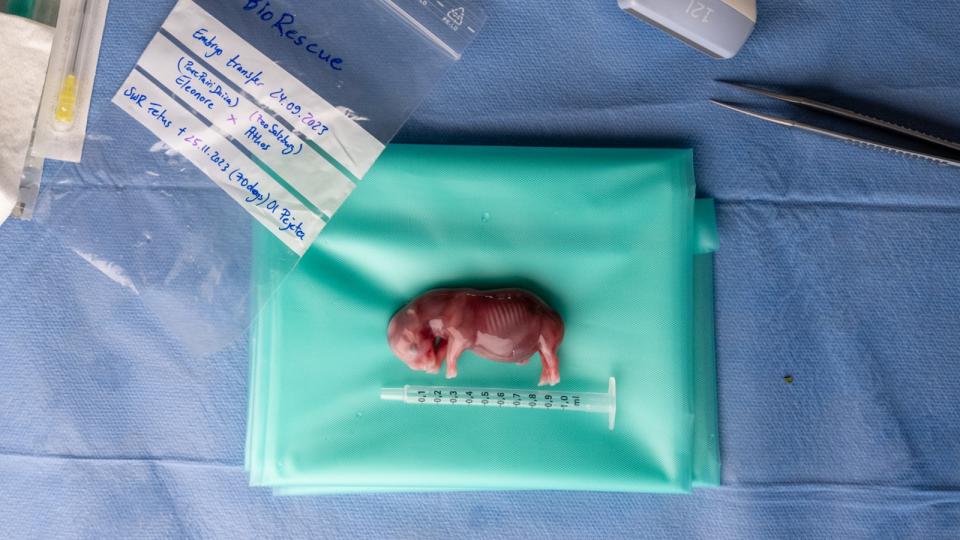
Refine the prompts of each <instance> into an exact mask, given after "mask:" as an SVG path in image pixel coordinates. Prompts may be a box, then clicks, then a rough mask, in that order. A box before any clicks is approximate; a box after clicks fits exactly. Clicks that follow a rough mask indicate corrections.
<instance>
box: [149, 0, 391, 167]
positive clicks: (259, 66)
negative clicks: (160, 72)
mask: <svg viewBox="0 0 960 540" xmlns="http://www.w3.org/2000/svg"><path fill="white" fill-rule="evenodd" d="M267 4H269V6H268V5H267ZM245 5H247V4H241V5H239V6H238V9H241V11H243V12H244V13H245V14H246V15H247V16H248V17H251V18H258V19H257V20H261V22H262V23H263V24H264V25H265V26H268V27H269V29H270V31H271V32H275V33H277V34H278V36H279V32H280V30H278V29H277V28H276V25H277V23H280V22H281V21H286V19H288V17H283V15H284V13H285V12H276V11H274V10H273V7H274V6H273V4H272V3H270V2H267V1H261V2H260V3H259V4H258V5H257V6H256V7H255V8H251V9H250V10H247V11H244V10H243V7H244V6H245ZM261 9H264V10H265V11H263V13H262V14H258V11H259V10H261ZM266 13H274V15H273V16H272V17H269V16H268V18H267V20H262V19H259V18H262V17H263V16H265V14H266ZM291 15H292V14H291ZM294 22H295V21H294ZM294 22H290V23H286V22H284V23H283V24H281V28H283V29H284V32H285V33H287V32H290V31H291V30H293V29H296V27H295V26H290V25H292V24H294ZM304 31H305V29H304ZM163 32H165V33H166V34H168V35H169V36H170V37H171V38H172V39H174V40H176V41H178V42H179V44H178V45H177V47H183V48H184V49H185V50H184V51H183V52H186V53H188V54H192V55H194V56H195V57H197V58H202V59H203V60H204V61H205V62H207V63H208V64H209V65H210V66H211V67H212V68H213V69H215V70H216V71H217V72H218V73H219V74H220V75H221V77H223V78H224V79H226V80H228V81H229V82H231V83H232V84H233V85H235V86H236V87H237V88H240V89H242V90H243V92H244V93H245V94H246V95H248V96H250V99H251V100H252V101H255V102H256V103H259V104H260V105H261V107H260V108H261V109H263V110H264V112H266V113H268V114H272V115H274V116H275V117H276V118H277V119H278V120H284V121H285V122H286V123H287V124H288V125H289V126H291V127H293V128H294V129H295V131H296V132H297V133H298V134H300V135H302V136H303V138H304V140H305V141H309V143H310V144H313V145H316V146H317V147H318V148H320V149H321V150H323V152H325V153H326V154H328V155H329V156H330V157H331V158H333V159H334V160H336V161H337V162H338V163H339V164H340V165H342V166H343V167H344V169H346V170H347V171H349V172H350V173H351V174H353V175H354V176H356V177H357V178H362V177H363V176H364V175H365V174H366V173H367V171H368V170H369V169H370V167H371V166H372V165H373V163H374V161H376V160H377V158H378V157H380V154H381V153H382V152H383V150H384V144H383V143H382V142H380V141H379V140H377V138H376V137H374V136H373V135H371V134H370V133H369V132H367V131H366V130H365V129H364V128H363V127H362V126H361V124H360V122H362V119H363V115H362V112H361V114H357V113H355V112H353V111H342V110H340V109H338V108H336V107H334V106H333V105H332V104H330V103H329V102H328V101H326V100H325V99H323V97H321V96H319V95H317V94H316V92H314V91H313V90H311V89H310V88H309V87H308V86H306V85H305V84H303V83H302V82H300V81H299V80H298V79H297V78H296V77H294V76H292V75H290V74H289V73H288V72H287V71H285V70H284V69H283V68H281V67H280V66H278V65H277V64H276V63H275V62H273V61H272V60H270V58H268V57H267V56H266V55H264V54H263V53H262V52H260V51H259V50H257V49H256V48H255V47H253V46H252V45H250V44H249V43H247V42H246V41H245V40H244V39H243V38H241V37H240V36H238V35H237V34H235V33H234V32H233V31H232V30H230V29H229V28H228V27H227V26H226V25H224V24H223V23H221V22H220V21H218V20H217V19H215V18H214V17H213V16H212V15H210V14H209V13H207V12H206V11H205V10H203V8H201V7H200V6H198V5H197V4H195V3H194V2H193V1H192V0H180V2H179V3H178V4H177V6H176V7H175V8H174V9H173V11H172V12H171V13H170V16H169V17H168V18H167V20H166V21H165V22H164V23H163ZM298 32H299V29H298ZM304 35H306V34H304ZM291 36H294V38H287V37H286V35H284V36H283V41H285V42H287V43H288V44H291V45H293V46H300V45H297V43H296V39H295V38H297V37H301V34H299V33H298V34H296V35H294V34H291ZM311 43H314V41H313V40H310V39H308V38H305V39H304V42H303V43H302V46H303V47H304V51H305V52H308V53H311V54H314V53H313V48H312V47H311V48H310V49H307V47H308V46H309V45H310V44H311ZM278 45H279V46H284V44H283V43H282V42H281V43H278ZM318 47H319V48H317V49H316V51H317V53H316V54H318V55H319V54H320V52H321V49H322V46H320V45H318ZM327 54H329V53H324V56H326V55H327ZM335 58H336V57H331V58H330V59H327V60H324V61H325V62H328V61H331V60H333V59H335ZM307 61H309V58H307ZM336 65H337V66H341V67H342V66H346V65H348V59H343V60H342V61H341V62H339V63H337V64H336ZM343 73H347V71H346V70H345V71H344V72H343ZM281 97H285V98H284V99H281Z"/></svg>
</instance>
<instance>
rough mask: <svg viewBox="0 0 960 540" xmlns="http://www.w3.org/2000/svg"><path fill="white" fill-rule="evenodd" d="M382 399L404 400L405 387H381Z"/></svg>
mask: <svg viewBox="0 0 960 540" xmlns="http://www.w3.org/2000/svg"><path fill="white" fill-rule="evenodd" d="M380 399H381V400H383V401H403V388H381V389H380Z"/></svg>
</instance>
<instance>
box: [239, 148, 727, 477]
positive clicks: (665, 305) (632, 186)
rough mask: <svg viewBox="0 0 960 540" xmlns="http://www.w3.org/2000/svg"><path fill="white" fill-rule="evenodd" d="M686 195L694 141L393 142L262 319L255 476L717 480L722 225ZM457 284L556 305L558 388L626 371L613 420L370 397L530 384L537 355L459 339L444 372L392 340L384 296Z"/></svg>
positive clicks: (253, 433)
mask: <svg viewBox="0 0 960 540" xmlns="http://www.w3.org/2000/svg"><path fill="white" fill-rule="evenodd" d="M694 199H695V187H694V178H693V166H692V153H691V152H690V151H689V150H644V149H580V148H517V147H464V146H419V145H393V146H390V147H389V148H388V149H387V151H386V152H385V153H384V154H383V157H382V158H381V159H380V160H379V161H378V162H377V164H376V166H375V167H374V168H373V170H372V171H371V172H370V173H369V174H368V176H367V177H366V179H365V180H364V181H363V182H362V183H361V185H359V186H358V188H357V190H356V192H355V193H354V194H353V195H352V196H351V198H350V199H349V200H348V201H347V203H346V204H345V205H344V207H343V208H342V209H341V210H340V211H339V212H338V213H337V216H336V217H335V218H334V219H333V220H332V221H331V223H330V224H329V225H328V226H327V228H326V229H325V230H324V232H323V233H322V234H321V235H320V237H319V238H318V240H317V241H316V243H315V244H314V246H313V247H312V249H311V250H310V251H309V252H308V253H307V255H306V256H305V257H304V258H303V260H302V262H301V263H300V265H299V267H298V268H297V269H296V270H295V271H294V272H293V273H292V274H291V275H290V276H289V277H287V278H286V280H285V281H284V282H283V283H282V285H281V286H280V288H279V289H278V290H277V292H276V293H275V294H274V296H273V297H272V299H271V300H270V301H269V302H267V304H266V307H265V309H264V310H263V312H262V313H261V316H260V317H259V318H258V320H257V321H256V323H255V325H254V328H253V333H252V343H251V351H252V353H251V354H252V358H251V368H250V379H251V380H250V406H249V425H248V440H247V459H246V465H247V468H248V470H249V472H250V475H251V484H253V485H258V486H268V487H272V488H274V489H275V491H276V492H277V493H280V494H307V493H333V492H357V491H404V490H410V491H433V490H448V489H449V490H463V489H472V490H490V489H523V490H526V489H571V490H603V491H648V492H684V491H688V490H690V489H691V488H692V487H693V486H694V485H697V486H707V485H716V484H717V483H718V482H719V449H718V444H717V440H718V436H717V411H716V374H715V363H714V358H713V304H712V294H713V291H712V266H711V264H710V262H711V261H710V259H711V257H712V256H711V255H709V252H711V251H713V250H714V249H715V248H716V233H715V223H714V217H713V213H712V202H710V201H707V202H698V203H697V204H696V205H695V202H694ZM711 239H712V240H711ZM267 245H268V244H267V243H266V242H264V243H263V244H260V245H258V246H257V253H256V257H257V260H258V261H266V260H267V258H269V257H270V256H271V253H270V252H269V250H268V249H267V248H266V246H267ZM698 254H699V255H698ZM262 266H263V268H264V269H266V268H268V267H269V265H268V264H264V265H262ZM265 271H266V270H264V272H265ZM258 279H260V280H270V279H276V278H275V277H274V276H269V275H264V274H262V273H261V274H258ZM261 285H262V283H261ZM448 286H469V287H475V288H496V287H523V288H527V289H530V290H532V291H533V292H535V293H537V294H539V295H540V296H541V297H543V298H544V299H545V300H547V301H548V303H550V304H551V305H553V306H554V308H555V309H557V310H558V311H559V312H560V313H561V315H562V316H563V318H564V321H565V323H566V337H565V339H564V342H563V345H562V347H561V349H560V359H561V376H562V381H561V383H560V385H559V386H558V387H557V388H558V389H567V390H579V391H604V390H606V385H607V379H608V377H611V376H613V377H616V379H617V389H618V404H617V406H618V412H617V424H616V429H615V430H613V431H610V430H608V428H607V422H606V418H605V417H603V416H601V415H588V414H577V413H566V412H559V413H558V412H553V411H543V410H512V409H505V410H489V409H481V408H462V407H427V406H411V405H404V404H402V403H397V402H382V401H380V399H379V392H380V388H381V387H385V386H390V387H398V386H403V385H404V384H435V385H447V384H450V385H475V386H501V387H511V388H534V387H536V383H537V380H538V374H539V369H540V367H539V358H538V357H534V359H533V360H532V361H531V362H530V363H529V364H527V365H525V366H517V365H512V364H501V363H496V362H491V361H488V360H484V359H482V358H479V357H476V356H473V355H472V354H470V353H467V354H466V355H465V356H464V357H463V359H462V360H461V362H460V364H459V367H460V375H459V377H458V378H457V379H454V380H452V381H448V380H446V379H444V378H443V377H442V376H439V375H428V374H425V373H421V372H413V371H411V370H410V369H409V368H407V367H406V365H404V364H403V363H402V362H400V361H399V360H397V359H396V358H394V357H393V356H392V354H391V352H390V349H389V348H388V347H387V343H386V325H387V322H388V320H389V318H390V317H391V316H392V315H393V313H394V312H395V311H396V310H397V309H398V308H399V307H400V306H402V305H403V304H405V303H406V302H407V301H409V300H410V299H411V298H413V297H415V296H417V295H418V294H420V293H422V292H424V291H426V290H429V289H432V288H435V287H448ZM259 289H263V290H269V289H270V287H259Z"/></svg>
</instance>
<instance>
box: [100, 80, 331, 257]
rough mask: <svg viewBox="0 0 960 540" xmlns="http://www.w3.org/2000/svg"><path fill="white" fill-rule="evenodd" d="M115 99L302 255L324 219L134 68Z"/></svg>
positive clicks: (321, 226) (115, 101)
mask: <svg viewBox="0 0 960 540" xmlns="http://www.w3.org/2000/svg"><path fill="white" fill-rule="evenodd" d="M113 102H114V103H115V104H116V105H118V106H119V107H121V108H122V109H124V110H125V111H126V112H127V113H129V114H130V115H131V116H133V117H134V118H135V119H137V120H138V121H139V122H140V123H141V124H143V125H144V126H145V127H146V128H147V129H149V130H150V131H151V132H153V134H154V135H156V136H157V137H159V138H160V139H161V140H163V141H164V142H166V143H167V144H168V145H169V146H170V147H171V148H173V149H174V150H176V151H177V152H179V153H180V154H182V155H183V156H184V157H185V158H187V159H188V160H189V161H190V162H191V163H193V165H194V166H196V167H197V168H198V169H200V170H201V171H203V173H204V174H205V175H207V176H208V177H210V179H211V180H213V181H214V182H215V183H216V184H217V185H218V186H220V188H221V189H223V190H224V191H225V192H226V193H227V194H228V195H229V196H230V197H231V198H233V199H234V200H235V201H236V202H238V203H240V204H241V205H242V206H243V207H244V208H245V209H246V210H247V212H249V213H250V214H251V215H252V216H253V217H254V218H255V219H256V220H257V221H259V222H260V223H261V224H263V225H264V226H266V227H267V228H269V229H270V230H272V231H274V234H275V235H276V236H277V237H278V238H279V239H280V240H281V241H283V243H284V244H286V245H287V247H289V248H290V249H291V250H293V251H294V252H296V253H297V254H300V255H302V254H303V253H305V252H306V250H307V248H309V247H310V244H311V243H312V241H313V239H314V238H316V236H317V234H319V233H320V231H321V230H322V229H323V226H324V221H323V219H322V218H321V217H320V216H318V215H317V214H316V213H314V212H313V211H311V210H309V209H308V208H306V207H305V206H304V205H303V204H302V203H300V202H299V201H298V200H297V199H296V198H295V197H293V196H292V195H291V194H290V193H289V192H288V191H287V190H286V189H284V188H283V187H282V186H281V185H280V184H279V183H278V182H276V181H275V180H274V179H273V178H271V177H270V176H268V175H266V174H264V173H263V172H262V171H261V168H260V167H259V166H258V165H257V164H256V163H254V162H253V161H252V160H250V158H248V157H247V156H246V155H245V154H244V153H243V152H241V151H240V150H238V149H237V148H236V146H234V144H233V143H232V142H231V141H229V140H227V139H226V138H225V137H223V136H222V135H220V134H219V133H218V132H217V130H216V129H215V128H212V127H209V126H207V125H205V124H204V123H203V122H201V121H200V120H199V119H198V118H197V117H196V116H195V113H193V112H191V111H188V110H187V109H186V108H184V107H183V106H181V105H180V104H179V103H178V102H177V101H176V100H174V99H173V98H171V97H169V96H168V95H167V91H165V90H164V89H162V88H160V87H159V86H157V85H155V84H154V83H153V82H151V81H150V80H149V79H148V78H147V77H146V76H145V75H143V74H142V73H141V72H139V71H133V72H132V73H131V74H130V76H129V77H127V80H126V81H125V82H124V83H123V86H121V89H120V91H119V92H118V93H117V94H116V95H115V96H114V98H113Z"/></svg>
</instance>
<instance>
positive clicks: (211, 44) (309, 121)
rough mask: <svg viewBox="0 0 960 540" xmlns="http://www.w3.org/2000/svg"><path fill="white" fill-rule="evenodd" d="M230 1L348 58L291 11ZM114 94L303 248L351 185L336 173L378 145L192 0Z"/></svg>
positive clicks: (375, 153) (326, 59) (305, 43)
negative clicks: (298, 21)
mask: <svg viewBox="0 0 960 540" xmlns="http://www.w3.org/2000/svg"><path fill="white" fill-rule="evenodd" d="M244 1H246V0H244ZM254 4H255V5H254ZM238 9H241V11H242V12H244V13H245V14H248V15H250V16H252V17H258V18H259V19H260V21H261V22H263V23H265V24H266V23H269V25H270V28H271V29H272V31H274V32H277V33H278V35H279V36H280V37H282V38H284V39H285V40H287V42H288V44H292V45H293V46H295V47H303V49H304V51H306V52H307V53H310V54H314V55H316V57H317V59H318V60H319V61H320V62H322V63H325V64H326V65H327V66H328V67H329V68H331V69H333V70H335V71H341V70H343V68H344V66H345V65H346V61H345V60H344V59H342V58H339V57H336V56H334V55H333V54H332V53H329V52H324V50H323V49H322V47H321V46H320V45H319V44H318V42H316V41H314V40H311V39H310V38H309V37H308V35H309V34H306V33H303V32H304V31H305V30H304V29H300V28H299V27H298V26H297V25H296V17H295V15H294V14H292V13H287V12H274V11H273V9H272V7H271V6H270V5H269V2H266V1H264V2H262V3H258V2H254V1H250V2H249V3H247V4H246V5H241V6H238ZM270 14H272V15H270ZM301 38H302V39H301ZM113 102H114V103H115V104H116V105H118V106H120V107H121V108H123V109H124V110H125V111H126V112H127V113H129V114H130V115H131V116H132V117H133V118H135V119H136V120H137V121H138V122H140V123H141V124H143V125H144V126H145V127H147V129H149V130H150V131H152V132H153V133H154V134H155V135H156V136H157V137H159V138H160V139H161V140H162V141H164V142H165V143H166V144H167V145H169V146H170V147H171V148H173V149H174V150H176V151H178V152H180V153H181V154H183V155H184V156H185V157H186V158H187V159H188V160H190V162H191V163H193V164H194V165H195V166H196V167H197V168H198V169H200V170H201V171H202V172H203V173H204V174H206V175H207V176H208V177H210V179H211V180H213V181H214V182H215V183H216V184H217V185H218V186H220V188H221V189H223V190H224V191H225V192H227V194H228V195H230V197H231V198H233V199H234V200H235V201H236V202H237V203H239V204H240V205H241V206H243V208H244V209H246V211H247V212H249V213H250V214H251V215H252V216H253V217H254V218H255V219H257V221H259V222H260V223H261V224H263V225H264V226H266V227H268V228H269V229H270V230H272V231H273V232H274V234H275V235H276V236H277V237H278V238H280V239H281V240H282V241H283V242H284V244H285V245H287V246H288V247H289V248H290V249H292V250H293V251H295V252H296V253H298V254H301V255H302V254H303V253H304V252H305V251H306V249H307V248H308V247H309V246H310V244H311V243H312V241H313V239H314V238H315V237H316V235H317V234H319V232H320V230H322V229H323V226H324V224H325V222H326V220H327V219H329V217H330V216H332V215H333V214H334V213H335V212H336V211H337V210H338V209H339V207H340V205H341V204H343V202H344V200H346V198H347V197H348V196H349V195H350V193H351V192H352V191H353V189H354V187H355V184H354V181H353V180H352V179H351V178H350V177H348V176H347V175H346V174H345V173H344V172H342V171H347V172H348V173H349V174H352V175H353V176H354V177H356V178H359V177H362V176H363V175H364V174H365V173H366V172H367V170H368V169H369V168H370V166H371V165H372V164H373V162H374V161H375V160H376V158H377V157H379V155H380V153H381V152H382V151H383V149H384V145H383V144H382V143H381V142H380V141H379V140H377V139H376V138H375V137H373V136H372V135H370V134H369V133H368V132H367V131H366V130H364V129H363V127H361V126H360V124H359V123H358V122H361V121H362V120H363V119H362V117H360V116H359V115H356V114H355V113H353V112H352V111H350V113H351V114H350V115H348V114H346V113H345V112H342V111H340V110H338V109H336V108H335V107H333V106H332V105H331V104H330V103H328V102H327V101H326V100H324V99H323V98H322V97H321V96H319V95H317V94H316V93H315V92H313V91H312V90H311V89H310V88H309V87H307V86H306V85H304V84H303V83H301V82H300V81H299V80H297V79H296V78H294V77H293V76H291V75H290V74H289V73H287V72H286V71H284V70H283V69H282V68H281V67H279V66H278V65H277V64H276V63H275V62H273V61H272V60H270V59H269V58H268V57H267V56H266V55H264V54H263V53H261V52H260V51H258V50H257V49H256V48H254V47H253V46H251V45H250V44H249V43H247V42H246V41H245V40H243V39H242V38H240V37H239V36H237V35H236V34H235V33H234V32H233V31H231V30H230V29H229V28H227V27H226V26H225V25H223V24H222V23H220V22H219V21H218V20H216V19H215V18H213V17H212V16H211V15H210V14H208V13H207V12H206V11H204V10H203V9H201V8H200V7H199V6H197V5H196V4H195V3H194V2H193V0H179V2H178V3H177V5H176V7H174V9H173V11H171V13H170V16H169V17H168V18H167V20H166V22H165V23H164V25H163V28H162V29H161V31H160V32H159V33H158V34H157V35H155V36H154V38H153V40H151V42H150V44H149V45H148V46H147V48H146V50H145V51H144V53H143V54H142V55H141V57H140V59H139V61H138V62H137V67H136V68H135V69H134V71H133V72H131V74H130V75H129V77H128V78H127V81H126V82H125V83H124V85H123V86H122V87H121V88H120V89H119V90H118V91H117V94H116V95H115V96H114V98H113Z"/></svg>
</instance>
